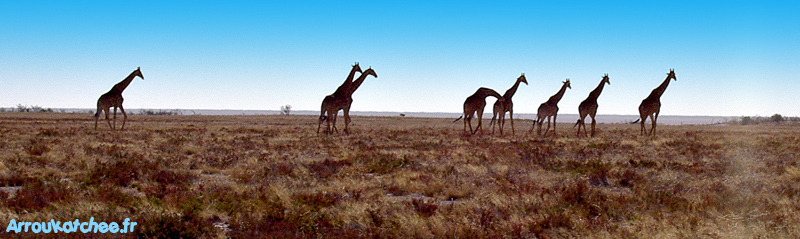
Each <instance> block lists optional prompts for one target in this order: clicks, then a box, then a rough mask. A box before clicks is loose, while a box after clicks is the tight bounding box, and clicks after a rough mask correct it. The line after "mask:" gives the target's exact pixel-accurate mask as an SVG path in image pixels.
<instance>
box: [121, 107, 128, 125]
mask: <svg viewBox="0 0 800 239" xmlns="http://www.w3.org/2000/svg"><path fill="white" fill-rule="evenodd" d="M119 110H120V111H122V128H120V129H119V130H125V121H128V114H125V109H124V108H122V105H120V106H119Z"/></svg>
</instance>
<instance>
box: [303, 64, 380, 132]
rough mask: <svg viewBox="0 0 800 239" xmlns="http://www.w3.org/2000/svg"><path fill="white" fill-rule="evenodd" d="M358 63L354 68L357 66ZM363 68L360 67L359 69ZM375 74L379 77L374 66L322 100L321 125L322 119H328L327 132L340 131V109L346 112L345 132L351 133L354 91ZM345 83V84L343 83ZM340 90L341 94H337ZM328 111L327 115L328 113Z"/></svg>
mask: <svg viewBox="0 0 800 239" xmlns="http://www.w3.org/2000/svg"><path fill="white" fill-rule="evenodd" d="M357 65H358V64H356V65H355V66H354V67H353V68H354V69H355V67H357ZM358 70H359V71H360V70H361V69H360V68H359V69H358ZM370 75H371V76H373V77H375V78H377V77H378V74H377V73H375V70H373V69H372V68H369V69H367V70H366V71H364V72H363V74H361V76H359V77H358V78H357V79H356V80H355V81H352V82H350V83H349V84H348V83H345V84H347V86H346V87H344V88H341V86H340V88H341V89H342V90H341V91H340V90H339V89H337V91H336V92H334V94H331V95H328V96H326V97H325V99H323V101H322V107H321V113H320V122H319V124H320V127H321V125H322V121H327V130H326V133H333V132H338V130H337V129H336V117H337V114H338V112H339V110H342V111H343V112H344V123H345V124H344V132H345V133H349V129H348V127H349V125H350V106H351V105H352V104H353V93H354V92H355V91H356V89H358V87H359V86H361V84H362V83H363V82H364V80H365V79H366V78H367V76H370ZM343 85H344V84H343ZM337 92H339V94H337ZM326 113H327V115H326ZM331 123H333V131H331V127H330V125H331ZM320 127H317V133H319V129H320Z"/></svg>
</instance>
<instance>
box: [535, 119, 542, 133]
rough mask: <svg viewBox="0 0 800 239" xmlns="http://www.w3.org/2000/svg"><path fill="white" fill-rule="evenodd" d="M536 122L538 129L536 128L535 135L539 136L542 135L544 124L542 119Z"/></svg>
mask: <svg viewBox="0 0 800 239" xmlns="http://www.w3.org/2000/svg"><path fill="white" fill-rule="evenodd" d="M536 122H537V123H539V128H536V134H537V135H539V136H541V135H542V124H544V117H542V118H538V119H536Z"/></svg>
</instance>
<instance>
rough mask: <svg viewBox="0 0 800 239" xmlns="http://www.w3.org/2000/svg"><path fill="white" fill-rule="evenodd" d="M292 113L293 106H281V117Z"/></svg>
mask: <svg viewBox="0 0 800 239" xmlns="http://www.w3.org/2000/svg"><path fill="white" fill-rule="evenodd" d="M291 112H292V106H291V105H284V106H281V115H289V113H291Z"/></svg>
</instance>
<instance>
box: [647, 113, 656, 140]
mask: <svg viewBox="0 0 800 239" xmlns="http://www.w3.org/2000/svg"><path fill="white" fill-rule="evenodd" d="M650 122H651V123H652V124H653V126H652V127H650V132H649V133H648V134H647V136H653V132H655V129H656V116H655V113H653V114H651V115H650Z"/></svg>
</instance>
